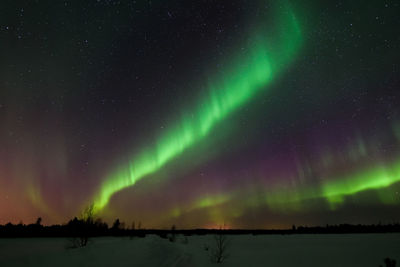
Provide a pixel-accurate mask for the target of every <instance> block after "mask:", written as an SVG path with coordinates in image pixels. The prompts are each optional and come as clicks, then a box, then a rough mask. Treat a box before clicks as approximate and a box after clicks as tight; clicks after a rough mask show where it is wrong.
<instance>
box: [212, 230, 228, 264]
mask: <svg viewBox="0 0 400 267" xmlns="http://www.w3.org/2000/svg"><path fill="white" fill-rule="evenodd" d="M224 230H225V225H224V227H223V228H221V227H220V229H219V231H218V233H217V234H216V235H214V244H215V247H214V248H213V249H212V250H211V255H210V256H211V261H212V262H214V263H222V262H223V261H225V260H226V259H227V258H228V256H229V254H228V253H227V250H228V245H229V240H228V237H227V235H226V234H225V233H224V232H223V231H224Z"/></svg>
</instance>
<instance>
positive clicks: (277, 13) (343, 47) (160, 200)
mask: <svg viewBox="0 0 400 267" xmlns="http://www.w3.org/2000/svg"><path fill="white" fill-rule="evenodd" d="M399 13H400V2H399V1H394V0H392V1H389V0H388V1H324V3H321V1H317V0H310V1H279V2H278V1H268V0H257V1H246V0H231V1H215V0H202V1H183V0H175V1H161V0H152V1H149V0H137V1H132V0H129V1H128V0H126V1H123V0H120V1H116V0H88V1H66V0H64V1H61V0H60V1H59V0H57V1H45V0H29V1H28V0H19V1H14V0H13V1H11V0H6V1H1V3H0V44H1V50H0V223H6V222H8V221H11V222H19V221H23V222H25V223H31V222H34V221H35V219H36V218H37V217H38V216H41V217H42V218H43V222H44V223H45V224H52V223H64V222H66V221H67V220H68V219H70V218H71V217H74V216H76V215H78V214H79V213H80V211H81V210H82V209H83V208H84V207H86V206H87V205H89V204H90V203H93V204H94V206H95V210H96V216H98V217H101V218H103V219H104V220H105V221H109V222H111V221H113V220H114V219H115V218H120V220H122V221H125V222H126V223H127V224H128V225H130V223H131V222H132V221H136V223H137V222H139V221H140V222H141V224H142V226H143V227H148V228H152V227H155V228H169V227H170V225H171V224H176V225H177V227H179V228H199V227H216V226H218V225H221V224H224V223H225V225H226V226H227V227H231V228H283V227H290V226H291V225H292V224H297V225H298V224H303V225H305V224H306V225H325V224H336V223H379V222H383V223H392V222H398V221H400V212H399V210H400V209H399V208H400V90H399V88H400V65H399V62H400V53H399V52H398V51H399V49H400V28H399V27H398V26H399V25H400V17H399V16H398V14H399Z"/></svg>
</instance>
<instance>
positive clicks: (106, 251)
mask: <svg viewBox="0 0 400 267" xmlns="http://www.w3.org/2000/svg"><path fill="white" fill-rule="evenodd" d="M182 241H183V237H182V236H178V237H177V240H176V242H174V243H171V242H169V241H168V239H161V238H160V237H158V236H154V235H150V236H147V237H145V238H133V239H130V238H128V237H105V238H94V239H92V241H91V243H90V244H89V245H88V246H87V247H84V248H76V249H66V247H67V246H68V245H69V242H68V239H65V238H54V239H51V238H36V239H0V266H74V267H77V266H96V267H98V266H201V267H203V266H245V267H250V266H274V267H276V266H307V267H311V266H318V267H321V266H352V267H354V266H363V267H366V266H376V267H377V266H379V265H384V264H383V259H384V258H385V257H390V258H392V259H395V260H396V261H397V264H398V266H399V264H400V234H354V235H286V236H283V235H259V236H252V235H244V236H229V242H230V243H229V248H228V253H229V254H230V256H229V258H228V259H227V260H226V261H225V262H223V263H222V264H215V263H211V261H210V257H209V253H210V251H211V250H212V249H213V247H214V242H215V241H214V239H213V236H210V235H206V236H189V237H188V243H187V244H184V243H183V242H182ZM207 246H209V250H208V251H206V249H205V248H206V247H207Z"/></svg>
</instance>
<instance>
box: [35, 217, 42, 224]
mask: <svg viewBox="0 0 400 267" xmlns="http://www.w3.org/2000/svg"><path fill="white" fill-rule="evenodd" d="M41 223H42V218H41V217H39V218H37V220H36V225H38V226H40V225H41Z"/></svg>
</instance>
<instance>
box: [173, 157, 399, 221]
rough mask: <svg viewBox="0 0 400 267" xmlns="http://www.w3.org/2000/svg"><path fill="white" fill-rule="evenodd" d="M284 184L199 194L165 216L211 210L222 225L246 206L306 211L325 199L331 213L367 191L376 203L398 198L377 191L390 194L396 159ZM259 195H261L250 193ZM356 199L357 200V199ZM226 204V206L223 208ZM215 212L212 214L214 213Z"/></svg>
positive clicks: (395, 180)
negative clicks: (311, 180) (311, 202)
mask: <svg viewBox="0 0 400 267" xmlns="http://www.w3.org/2000/svg"><path fill="white" fill-rule="evenodd" d="M282 180H283V181H286V182H285V183H282V184H279V185H275V186H268V187H267V188H259V187H258V188H257V189H255V188H252V187H251V186H250V187H249V186H245V185H242V186H241V187H240V188H238V189H234V190H232V191H231V192H220V193H214V194H207V195H202V196H199V197H197V198H196V199H194V200H193V201H191V202H190V203H188V204H187V205H186V206H184V207H176V208H174V209H172V210H171V211H169V214H168V215H167V217H170V218H171V217H172V218H174V217H179V216H180V215H181V214H184V213H187V212H191V211H193V210H198V209H209V208H211V210H210V211H209V212H210V215H211V216H212V217H213V218H212V220H213V221H214V222H216V223H222V222H223V221H225V220H227V219H229V218H227V217H239V216H241V215H242V214H243V213H244V212H245V211H246V210H248V209H249V207H260V206H267V207H268V208H269V209H270V210H272V211H279V212H285V211H290V212H301V211H305V210H307V209H309V208H311V207H310V206H309V202H308V201H309V200H314V201H317V202H318V201H320V200H326V203H327V204H328V205H329V207H330V208H331V210H335V209H336V208H337V207H338V206H339V205H340V204H342V203H344V201H345V198H346V197H347V196H353V195H356V194H358V193H361V192H365V191H367V190H375V192H376V196H377V197H378V198H379V200H380V201H381V202H383V203H386V204H398V203H399V202H400V199H398V198H396V197H394V196H396V194H395V193H394V192H392V194H388V193H387V192H388V191H385V192H383V191H382V192H381V191H380V189H383V188H385V189H386V190H389V191H393V190H395V189H391V188H390V186H391V185H393V184H395V183H398V182H400V160H395V161H393V162H391V163H386V164H383V163H382V164H377V165H375V166H373V167H368V168H365V169H364V170H358V171H354V172H353V173H350V174H347V175H343V176H330V175H327V176H326V177H323V178H322V179H321V184H320V185H319V186H318V185H317V186H305V185H303V186H302V185H299V184H291V183H288V182H287V179H282ZM254 192H259V193H260V192H261V194H254ZM359 200H360V199H359ZM227 204H229V205H227ZM214 209H216V210H218V212H215V210H214Z"/></svg>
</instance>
